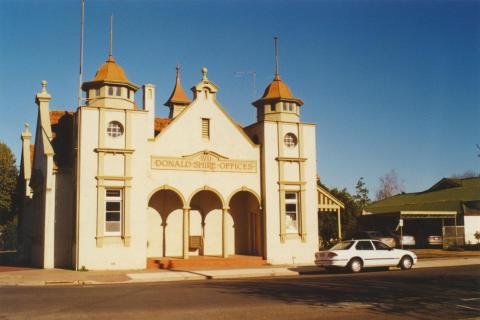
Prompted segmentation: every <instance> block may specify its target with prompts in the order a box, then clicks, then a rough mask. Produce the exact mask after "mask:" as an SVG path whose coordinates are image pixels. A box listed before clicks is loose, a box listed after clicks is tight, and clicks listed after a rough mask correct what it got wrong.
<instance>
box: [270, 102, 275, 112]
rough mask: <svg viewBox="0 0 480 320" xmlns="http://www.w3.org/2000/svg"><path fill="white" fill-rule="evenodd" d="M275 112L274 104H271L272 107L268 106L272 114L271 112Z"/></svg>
mask: <svg viewBox="0 0 480 320" xmlns="http://www.w3.org/2000/svg"><path fill="white" fill-rule="evenodd" d="M275 110H276V108H275V105H274V104H272V105H271V106H270V111H272V112H273V111H275Z"/></svg>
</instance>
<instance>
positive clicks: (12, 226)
mask: <svg viewBox="0 0 480 320" xmlns="http://www.w3.org/2000/svg"><path fill="white" fill-rule="evenodd" d="M16 248H17V219H13V220H12V221H9V222H7V223H6V224H4V225H1V226H0V250H15V249H16Z"/></svg>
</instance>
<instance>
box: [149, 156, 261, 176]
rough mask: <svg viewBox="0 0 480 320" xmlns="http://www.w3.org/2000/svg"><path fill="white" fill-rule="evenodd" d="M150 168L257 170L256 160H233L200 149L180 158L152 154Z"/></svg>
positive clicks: (220, 170)
mask: <svg viewBox="0 0 480 320" xmlns="http://www.w3.org/2000/svg"><path fill="white" fill-rule="evenodd" d="M151 159H152V164H151V167H152V169H156V170H187V171H215V172H245V173H255V172H257V161H255V160H235V159H229V158H227V157H224V156H221V155H219V154H218V153H215V152H212V151H200V152H197V153H195V154H192V155H189V156H183V157H180V158H174V157H159V156H152V158H151Z"/></svg>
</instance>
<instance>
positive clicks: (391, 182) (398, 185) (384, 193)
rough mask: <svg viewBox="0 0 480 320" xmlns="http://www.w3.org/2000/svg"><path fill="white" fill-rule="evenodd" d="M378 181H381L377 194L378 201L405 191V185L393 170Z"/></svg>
mask: <svg viewBox="0 0 480 320" xmlns="http://www.w3.org/2000/svg"><path fill="white" fill-rule="evenodd" d="M378 180H379V181H380V186H379V187H378V190H377V192H376V194H375V200H376V201H379V200H383V199H385V198H388V197H391V196H394V195H396V194H399V193H401V192H403V191H404V187H403V183H402V182H401V181H400V180H399V178H398V175H397V172H396V171H395V170H393V169H392V170H390V172H388V173H386V174H385V175H383V176H381V177H380V178H378Z"/></svg>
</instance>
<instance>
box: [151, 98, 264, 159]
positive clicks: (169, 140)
mask: <svg viewBox="0 0 480 320" xmlns="http://www.w3.org/2000/svg"><path fill="white" fill-rule="evenodd" d="M157 119H158V118H157ZM157 119H156V121H155V122H156V124H157ZM202 119H206V120H208V125H209V130H210V132H209V133H210V137H209V138H208V139H205V138H203V137H202ZM158 122H160V121H158ZM204 125H205V122H204ZM156 126H157V125H156ZM161 129H162V130H161V131H160V133H159V134H158V135H157V136H156V138H155V143H156V144H159V145H162V146H168V148H165V149H163V150H162V154H172V155H173V154H175V155H178V154H182V155H185V154H192V153H195V152H197V151H200V150H211V151H214V152H216V153H218V154H220V155H224V156H236V157H240V158H243V157H245V152H247V153H248V152H251V151H253V150H255V152H257V153H258V150H259V147H258V146H257V145H255V144H254V143H253V142H252V141H251V139H250V138H249V137H248V136H247V135H246V133H245V132H244V131H243V129H242V128H241V127H240V126H239V125H238V124H237V123H236V122H235V121H233V119H232V118H231V117H230V116H229V115H228V114H227V113H226V112H225V110H224V109H223V108H222V106H221V105H220V104H219V103H218V101H216V99H215V98H214V96H213V95H210V98H205V97H203V96H201V97H198V98H197V99H195V100H194V101H193V102H192V103H191V104H190V105H189V106H188V107H187V108H186V109H185V110H184V111H183V112H182V113H181V114H179V115H178V116H177V117H176V118H174V119H173V120H172V121H171V122H169V123H168V126H163V127H162V128H161ZM154 149H156V148H154ZM155 152H156V153H158V151H155Z"/></svg>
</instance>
